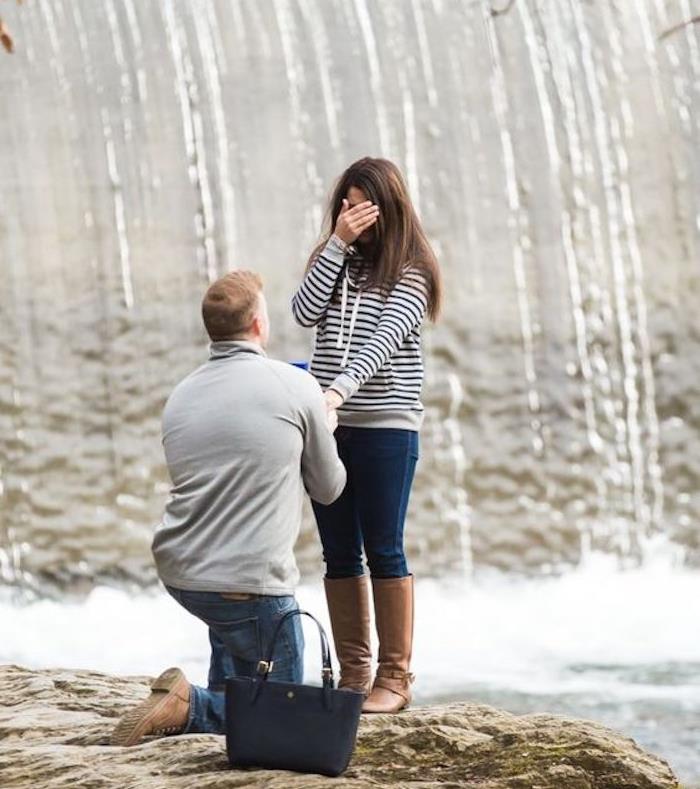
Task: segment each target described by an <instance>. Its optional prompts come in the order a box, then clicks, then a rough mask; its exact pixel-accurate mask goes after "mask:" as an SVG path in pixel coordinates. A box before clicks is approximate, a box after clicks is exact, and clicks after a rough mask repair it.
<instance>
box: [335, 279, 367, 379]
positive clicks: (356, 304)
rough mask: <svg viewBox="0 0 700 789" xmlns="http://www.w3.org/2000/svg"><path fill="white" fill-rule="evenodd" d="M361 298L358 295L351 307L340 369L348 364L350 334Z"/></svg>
mask: <svg viewBox="0 0 700 789" xmlns="http://www.w3.org/2000/svg"><path fill="white" fill-rule="evenodd" d="M361 298H362V297H361V296H360V294H359V293H358V294H357V296H356V298H355V303H354V304H353V307H352V315H351V317H350V331H349V332H348V344H347V345H346V346H345V353H344V354H343V361H342V362H341V363H340V366H341V367H345V366H346V365H347V363H348V356H349V354H350V341H351V340H352V332H353V329H354V328H355V319H356V318H357V313H358V311H359V309H360V299H361Z"/></svg>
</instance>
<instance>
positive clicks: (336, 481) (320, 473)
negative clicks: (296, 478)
mask: <svg viewBox="0 0 700 789" xmlns="http://www.w3.org/2000/svg"><path fill="white" fill-rule="evenodd" d="M309 389H310V394H309V396H307V398H306V402H305V403H304V406H303V409H302V415H303V423H304V448H303V450H302V455H301V476H302V479H303V481H304V488H305V489H306V492H307V493H308V494H309V496H310V497H311V498H312V499H313V500H314V501H318V502H319V503H320V504H326V505H328V504H332V503H333V502H334V501H335V500H336V499H337V498H338V496H340V494H341V493H342V492H343V489H344V488H345V483H346V481H347V472H346V470H345V466H344V465H343V462H342V460H341V459H340V458H339V457H338V447H337V445H336V443H335V438H333V433H331V430H330V428H329V427H328V417H327V416H326V403H325V400H324V398H323V392H322V391H321V387H320V386H319V385H318V383H317V382H316V381H315V380H314V379H312V386H310V387H309Z"/></svg>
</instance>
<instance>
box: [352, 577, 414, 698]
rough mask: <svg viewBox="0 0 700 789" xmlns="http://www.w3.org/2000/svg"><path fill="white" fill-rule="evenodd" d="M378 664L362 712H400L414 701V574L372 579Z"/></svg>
mask: <svg viewBox="0 0 700 789" xmlns="http://www.w3.org/2000/svg"><path fill="white" fill-rule="evenodd" d="M372 590H373V595H374V618H375V620H376V625H377V635H378V637H379V667H378V669H377V675H376V677H375V679H374V684H373V685H372V692H371V693H370V694H369V697H368V698H367V699H366V701H365V703H364V704H363V706H362V712H398V711H399V710H401V709H403V708H404V707H406V706H408V705H409V704H410V703H411V682H413V679H414V677H413V674H411V673H410V672H409V670H408V668H409V665H410V663H411V652H412V649H413V576H412V575H407V576H405V577H404V578H373V579H372Z"/></svg>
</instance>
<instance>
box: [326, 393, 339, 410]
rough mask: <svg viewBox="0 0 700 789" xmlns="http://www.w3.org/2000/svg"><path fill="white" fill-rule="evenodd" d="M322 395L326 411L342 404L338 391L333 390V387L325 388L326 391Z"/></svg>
mask: <svg viewBox="0 0 700 789" xmlns="http://www.w3.org/2000/svg"><path fill="white" fill-rule="evenodd" d="M323 397H324V398H325V401H326V410H327V411H330V410H331V409H333V410H335V409H336V408H338V407H339V406H341V405H342V404H343V398H342V397H341V396H340V394H339V393H338V392H336V391H335V389H326V391H325V392H324V393H323Z"/></svg>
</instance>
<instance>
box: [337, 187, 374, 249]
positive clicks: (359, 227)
mask: <svg viewBox="0 0 700 789" xmlns="http://www.w3.org/2000/svg"><path fill="white" fill-rule="evenodd" d="M378 216H379V206H376V205H374V203H372V201H371V200H365V201H364V203H358V204H357V205H354V206H353V207H352V208H350V204H349V203H348V201H347V199H345V198H343V207H342V208H341V209H340V213H339V214H338V219H337V220H336V223H335V230H334V232H335V234H336V236H338V238H340V239H342V240H343V241H344V242H345V243H346V244H352V242H353V241H355V240H356V239H357V237H358V236H359V235H360V234H361V233H362V232H363V231H365V230H367V228H368V227H371V226H372V225H373V224H374V223H375V222H376V221H377V217H378Z"/></svg>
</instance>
